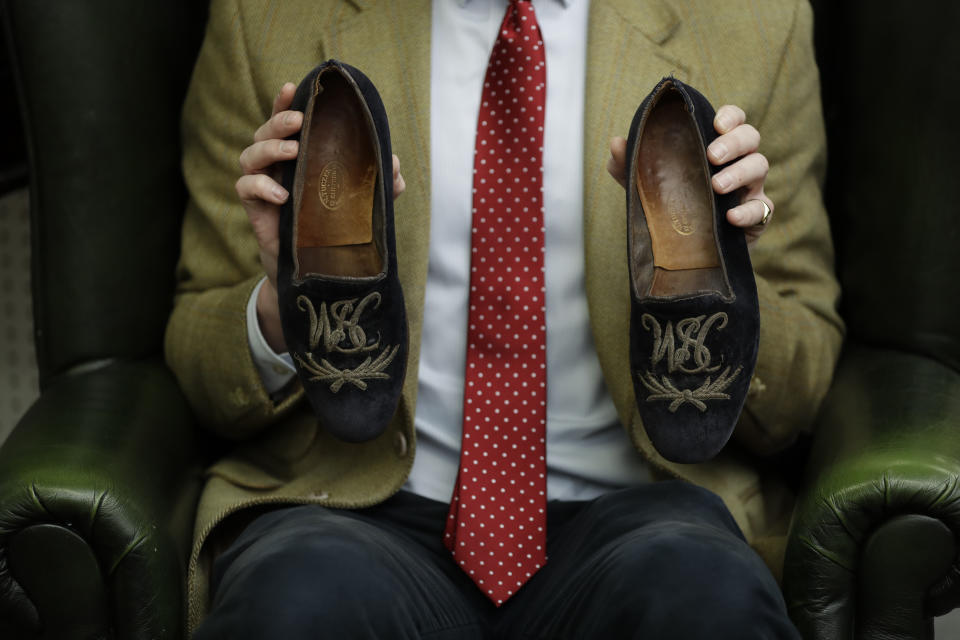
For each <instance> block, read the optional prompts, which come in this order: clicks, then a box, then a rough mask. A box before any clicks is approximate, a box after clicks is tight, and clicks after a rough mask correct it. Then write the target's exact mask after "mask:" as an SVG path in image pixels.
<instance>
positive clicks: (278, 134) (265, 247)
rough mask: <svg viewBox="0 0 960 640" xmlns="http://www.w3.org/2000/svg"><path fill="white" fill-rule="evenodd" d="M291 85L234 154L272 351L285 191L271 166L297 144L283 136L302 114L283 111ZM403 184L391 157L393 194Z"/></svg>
mask: <svg viewBox="0 0 960 640" xmlns="http://www.w3.org/2000/svg"><path fill="white" fill-rule="evenodd" d="M296 90H297V87H296V85H294V84H293V83H292V82H288V83H286V84H285V85H283V87H282V88H281V89H280V93H279V94H277V97H276V99H274V101H273V113H272V115H271V116H270V119H269V120H267V121H266V122H265V123H263V125H262V126H261V127H260V128H259V129H257V131H256V133H255V134H254V135H253V144H251V145H250V146H249V147H247V148H246V149H244V150H243V152H242V153H241V154H240V168H241V169H242V170H243V175H242V176H240V179H239V180H237V184H236V189H237V195H238V196H240V202H241V203H243V208H244V209H245V210H246V211H247V218H249V220H250V226H251V227H253V233H254V235H255V236H256V238H257V245H258V246H259V247H260V262H261V264H262V265H263V270H264V272H265V273H266V274H267V281H266V282H265V283H264V284H263V286H262V287H260V295H259V296H258V298H257V319H258V320H259V322H260V331H261V333H263V337H264V338H265V339H266V341H267V344H269V345H270V348H271V349H273V350H274V351H275V352H277V353H283V352H285V351H286V350H287V346H286V341H285V340H284V339H283V331H282V329H281V327H280V307H279V304H278V302H277V253H278V251H279V248H280V233H279V224H280V206H281V205H282V204H283V203H284V202H286V201H287V198H289V197H290V194H289V193H287V191H286V189H284V188H283V187H281V186H280V184H279V183H278V182H277V176H276V165H277V163H278V162H281V161H283V160H292V159H293V158H296V157H297V151H298V144H297V142H296V141H294V140H284V138H286V137H288V136H290V135H293V134H294V133H296V132H297V131H299V130H300V127H301V126H303V114H302V113H300V112H299V111H288V110H287V109H289V107H290V103H291V102H293V94H294V93H295V92H296ZM405 188H406V184H405V183H404V181H403V176H402V175H400V160H399V159H398V158H397V156H393V197H394V199H396V197H397V196H399V195H400V194H401V193H403V190H404V189H405Z"/></svg>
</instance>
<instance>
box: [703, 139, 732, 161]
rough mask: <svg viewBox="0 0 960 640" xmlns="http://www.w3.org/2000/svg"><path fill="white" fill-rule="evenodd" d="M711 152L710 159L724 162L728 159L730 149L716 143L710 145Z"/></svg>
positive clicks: (720, 143)
mask: <svg viewBox="0 0 960 640" xmlns="http://www.w3.org/2000/svg"><path fill="white" fill-rule="evenodd" d="M708 151H709V152H710V157H711V158H713V159H714V160H716V161H717V162H722V161H723V159H724V158H726V157H727V153H728V149H727V145H725V144H723V143H722V142H714V143H713V144H712V145H710V148H709V149H708Z"/></svg>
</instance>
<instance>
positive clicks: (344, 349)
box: [297, 291, 380, 354]
mask: <svg viewBox="0 0 960 640" xmlns="http://www.w3.org/2000/svg"><path fill="white" fill-rule="evenodd" d="M356 301H357V299H356V298H353V299H351V300H341V301H339V302H334V303H333V304H331V305H330V315H329V317H328V316H327V303H326V302H321V303H320V313H319V314H318V313H317V312H316V310H315V309H314V307H313V302H311V301H310V298H308V297H307V296H300V297H298V298H297V307H298V308H299V309H300V310H301V311H306V312H307V313H308V314H309V315H310V338H309V344H310V350H311V351H312V350H313V349H316V348H317V346H318V345H319V344H320V343H321V342H323V350H324V351H326V352H327V353H330V352H336V353H346V354H350V353H359V352H361V351H373V350H374V349H377V348H378V347H379V346H380V337H379V336H377V340H376V342H373V343H371V344H367V334H366V332H365V331H364V330H363V327H361V326H360V318H361V316H362V315H363V312H364V311H365V310H366V308H367V307H368V306H369V305H371V304H372V305H373V307H372V308H373V309H376V308H377V307H379V306H380V294H379V293H377V292H376V291H374V292H373V293H371V294H369V295H367V297H365V298H364V299H363V300H361V301H360V304H357V305H356V306H354V303H356ZM344 340H349V344H348V345H344V344H343V342H344Z"/></svg>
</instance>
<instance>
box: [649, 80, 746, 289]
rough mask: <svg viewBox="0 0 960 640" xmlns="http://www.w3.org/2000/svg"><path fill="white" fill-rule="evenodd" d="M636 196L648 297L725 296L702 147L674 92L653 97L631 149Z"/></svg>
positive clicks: (679, 96)
mask: <svg viewBox="0 0 960 640" xmlns="http://www.w3.org/2000/svg"><path fill="white" fill-rule="evenodd" d="M635 167H636V171H637V175H636V184H637V192H638V195H639V196H640V202H641V203H642V205H643V212H644V214H645V217H646V224H647V228H648V230H649V234H650V245H651V251H652V253H653V265H654V270H653V279H652V282H651V283H650V288H649V290H648V292H646V293H647V294H648V295H651V296H674V295H680V294H684V293H689V292H694V291H716V292H718V293H721V295H726V294H727V289H728V287H727V284H726V280H725V278H724V276H723V271H722V267H721V261H720V255H719V252H718V250H717V241H716V234H715V229H714V199H713V191H712V188H711V184H710V170H709V167H708V166H707V164H706V156H705V154H704V146H703V141H702V140H701V138H700V132H699V131H698V130H697V125H696V123H695V122H694V120H693V118H692V116H691V115H690V113H689V112H688V111H687V109H686V106H685V104H684V101H683V97H682V96H681V95H680V94H679V92H677V91H676V90H675V89H668V90H666V91H664V92H662V93H661V94H660V95H659V96H657V98H656V100H655V102H654V104H653V105H652V107H651V109H650V111H649V112H648V115H647V118H646V122H645V123H644V124H643V129H642V133H641V141H640V144H638V145H637V161H636V163H635Z"/></svg>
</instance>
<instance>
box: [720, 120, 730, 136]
mask: <svg viewBox="0 0 960 640" xmlns="http://www.w3.org/2000/svg"><path fill="white" fill-rule="evenodd" d="M730 124H731V123H730V120H729V119H728V118H725V117H720V118H717V126H718V127H719V128H720V132H721V133H726V132H727V131H729V130H730Z"/></svg>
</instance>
